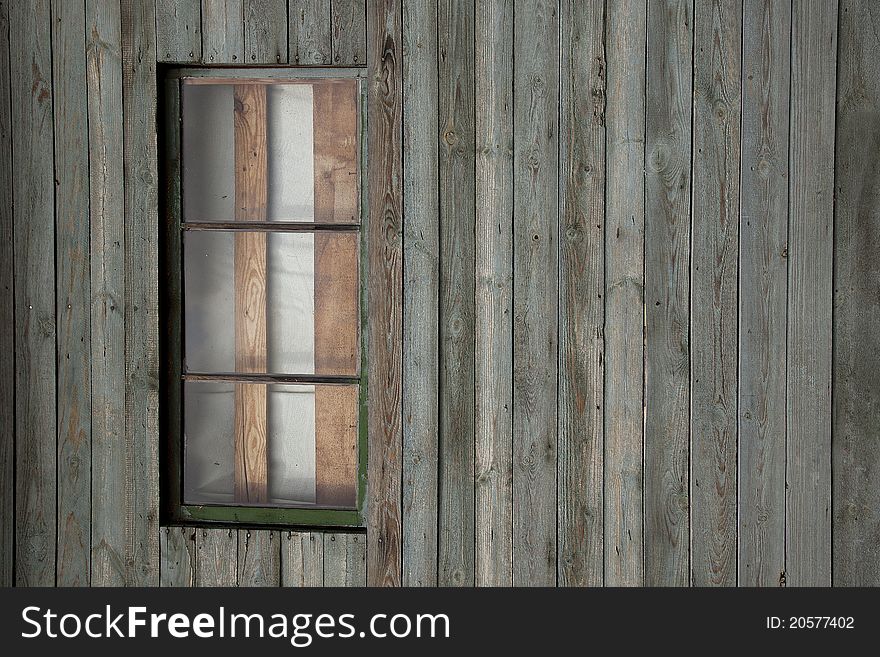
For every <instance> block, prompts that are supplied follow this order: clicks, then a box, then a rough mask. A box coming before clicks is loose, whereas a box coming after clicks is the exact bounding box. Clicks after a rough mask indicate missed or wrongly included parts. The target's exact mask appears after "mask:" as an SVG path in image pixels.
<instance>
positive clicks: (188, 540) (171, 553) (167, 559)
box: [159, 527, 199, 587]
mask: <svg viewBox="0 0 880 657" xmlns="http://www.w3.org/2000/svg"><path fill="white" fill-rule="evenodd" d="M198 532H199V530H198V529H195V528H193V527H162V528H161V529H160V530H159V554H160V555H161V558H162V561H161V564H160V566H159V586H176V587H187V586H193V585H194V584H195V580H196V568H197V564H198V552H197V549H196V535H197V534H198Z"/></svg>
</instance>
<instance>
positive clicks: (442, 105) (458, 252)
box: [437, 0, 475, 586]
mask: <svg viewBox="0 0 880 657" xmlns="http://www.w3.org/2000/svg"><path fill="white" fill-rule="evenodd" d="M473 26H474V6H473V2H470V1H464V0H445V1H444V2H441V3H440V5H439V9H438V33H439V36H438V47H439V54H440V59H439V62H438V66H439V72H438V83H439V95H438V101H439V102H438V115H439V125H438V128H439V132H440V134H439V135H438V139H439V140H440V148H439V166H438V171H439V186H440V207H439V209H440V215H439V222H440V227H439V230H440V263H439V269H440V294H439V299H440V311H439V320H440V326H439V329H440V367H439V387H440V390H441V391H442V395H441V397H440V418H439V431H440V433H439V439H440V445H439V454H438V456H439V468H440V474H439V481H440V486H439V492H440V500H439V528H438V532H439V534H438V539H439V540H438V548H439V555H438V574H437V580H438V584H440V585H441V586H473V583H474V337H473V336H474V250H475V244H474V242H475V240H474V230H475V226H474V220H475V217H474V211H475V210H474V203H475V196H474V194H475V191H474V184H475V183H474V150H475V141H474V140H475V133H474V32H473Z"/></svg>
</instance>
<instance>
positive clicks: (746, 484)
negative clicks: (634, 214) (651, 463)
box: [737, 0, 791, 586]
mask: <svg viewBox="0 0 880 657" xmlns="http://www.w3.org/2000/svg"><path fill="white" fill-rule="evenodd" d="M790 40H791V5H790V3H788V2H778V1H777V0H747V2H746V3H745V6H744V10H743V65H742V67H743V68H742V76H743V91H742V93H743V101H742V166H741V168H740V170H741V172H742V191H741V194H740V198H741V204H742V207H741V209H740V226H739V229H740V247H739V251H740V267H739V271H740V275H739V276H740V289H739V294H740V300H739V323H740V329H739V402H738V408H739V499H738V502H737V508H738V514H739V558H738V560H739V583H740V584H741V585H745V586H778V585H779V583H780V578H781V577H782V573H783V571H784V570H785V431H786V429H785V321H786V319H785V318H786V308H785V301H786V295H787V290H788V284H787V265H786V240H787V237H788V91H789V74H790V63H791V59H790V57H789V54H790V45H791V44H790Z"/></svg>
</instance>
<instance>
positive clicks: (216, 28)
mask: <svg viewBox="0 0 880 657" xmlns="http://www.w3.org/2000/svg"><path fill="white" fill-rule="evenodd" d="M244 2H245V0H202V62H203V63H204V64H243V63H245V60H244V52H245V47H244Z"/></svg>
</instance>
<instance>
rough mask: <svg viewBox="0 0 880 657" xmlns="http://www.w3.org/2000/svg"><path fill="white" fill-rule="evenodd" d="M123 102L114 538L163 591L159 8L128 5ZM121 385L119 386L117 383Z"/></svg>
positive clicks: (137, 575)
mask: <svg viewBox="0 0 880 657" xmlns="http://www.w3.org/2000/svg"><path fill="white" fill-rule="evenodd" d="M121 10H122V12H121V22H120V24H121V26H122V90H123V93H122V98H123V144H124V153H123V155H124V167H123V175H124V176H125V235H124V244H125V293H124V298H125V379H124V390H125V414H124V416H125V455H124V461H123V463H124V467H122V468H120V469H119V470H117V471H115V472H111V473H108V476H112V477H118V478H120V479H121V484H120V485H121V489H122V490H121V495H120V497H119V498H115V499H112V500H110V501H109V503H110V504H112V505H113V507H112V508H113V511H109V510H108V511H107V512H108V513H114V514H116V515H118V516H119V518H120V520H121V522H120V524H119V526H118V527H116V528H114V529H115V531H114V532H113V533H112V534H111V535H109V536H107V537H106V539H107V541H108V543H109V545H111V546H112V547H111V550H112V552H113V553H114V557H115V558H116V559H117V562H116V572H115V576H114V577H111V581H118V582H119V583H121V584H125V585H128V586H156V585H157V584H158V583H159V457H158V451H159V390H158V388H159V354H158V342H159V336H158V332H159V312H158V305H159V304H158V270H157V268H156V267H155V266H154V263H156V261H157V259H158V232H159V228H158V188H157V176H156V170H157V154H156V16H155V4H154V3H153V2H152V0H123V2H122V3H121ZM115 384H116V385H119V381H116V382H115Z"/></svg>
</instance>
